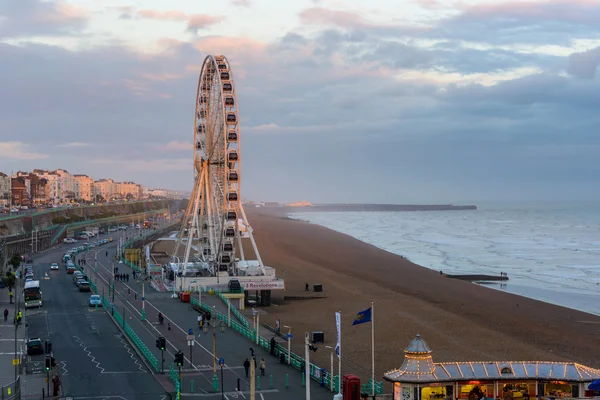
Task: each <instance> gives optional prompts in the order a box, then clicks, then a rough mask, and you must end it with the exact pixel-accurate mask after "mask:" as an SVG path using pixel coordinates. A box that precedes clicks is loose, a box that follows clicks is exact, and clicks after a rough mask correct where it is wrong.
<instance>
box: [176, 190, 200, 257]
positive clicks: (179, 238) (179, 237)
mask: <svg viewBox="0 0 600 400" xmlns="http://www.w3.org/2000/svg"><path fill="white" fill-rule="evenodd" d="M197 190H199V188H198V185H197V184H196V182H194V189H193V190H192V195H191V197H190V199H193V198H195V196H196V191H197ZM193 205H194V202H193V201H188V205H187V207H186V210H185V214H184V216H183V219H182V220H181V227H180V228H179V235H177V241H176V242H175V249H174V250H173V254H172V256H177V254H178V253H179V247H180V246H181V243H182V242H183V236H184V232H185V227H186V226H187V223H188V221H189V220H190V215H191V213H192V208H193Z"/></svg>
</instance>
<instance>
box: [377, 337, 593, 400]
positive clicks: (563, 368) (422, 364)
mask: <svg viewBox="0 0 600 400" xmlns="http://www.w3.org/2000/svg"><path fill="white" fill-rule="evenodd" d="M404 353H405V357H404V361H403V363H402V366H401V367H400V368H398V369H395V370H392V371H389V372H387V373H386V374H385V375H384V379H385V380H387V381H389V382H392V383H393V398H394V400H460V399H465V400H484V399H489V400H529V399H530V398H547V399H553V400H554V399H557V398H584V397H585V396H586V395H587V396H589V394H590V393H591V391H590V390H588V386H589V384H590V383H591V382H593V381H596V380H598V379H600V370H597V369H594V368H590V367H586V366H584V365H581V364H578V363H569V362H544V361H487V362H480V361H471V362H452V363H434V362H433V358H432V355H431V353H432V351H431V349H430V348H429V346H428V345H427V343H425V341H424V340H423V339H422V338H421V337H420V336H419V335H417V336H416V337H415V339H413V340H412V341H411V342H410V344H409V345H408V347H407V348H406V349H405V350H404Z"/></svg>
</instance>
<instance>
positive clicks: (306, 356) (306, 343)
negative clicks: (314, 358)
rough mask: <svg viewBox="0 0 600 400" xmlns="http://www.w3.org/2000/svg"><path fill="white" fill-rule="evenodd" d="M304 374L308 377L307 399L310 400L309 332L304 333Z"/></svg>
mask: <svg viewBox="0 0 600 400" xmlns="http://www.w3.org/2000/svg"><path fill="white" fill-rule="evenodd" d="M304 359H305V360H306V362H305V365H304V376H305V379H306V400H310V338H309V336H308V332H305V333H304Z"/></svg>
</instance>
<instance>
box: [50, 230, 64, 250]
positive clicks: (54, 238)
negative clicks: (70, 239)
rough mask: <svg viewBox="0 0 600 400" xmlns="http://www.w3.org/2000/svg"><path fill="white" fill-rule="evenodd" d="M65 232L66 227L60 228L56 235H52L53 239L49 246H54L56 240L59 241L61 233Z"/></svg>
mask: <svg viewBox="0 0 600 400" xmlns="http://www.w3.org/2000/svg"><path fill="white" fill-rule="evenodd" d="M66 230H67V225H63V226H61V227H60V229H58V230H57V231H56V233H55V234H54V237H53V238H52V241H51V242H50V244H51V245H54V244H56V242H57V241H58V239H60V237H61V236H62V234H63V233H65V231H66Z"/></svg>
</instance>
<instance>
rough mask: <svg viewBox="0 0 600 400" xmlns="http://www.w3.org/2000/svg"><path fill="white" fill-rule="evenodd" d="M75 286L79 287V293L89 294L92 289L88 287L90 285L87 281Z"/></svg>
mask: <svg viewBox="0 0 600 400" xmlns="http://www.w3.org/2000/svg"><path fill="white" fill-rule="evenodd" d="M77 286H79V291H80V292H91V291H92V287H91V286H90V283H89V282H88V281H82V282H81V283H79V285H77Z"/></svg>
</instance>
